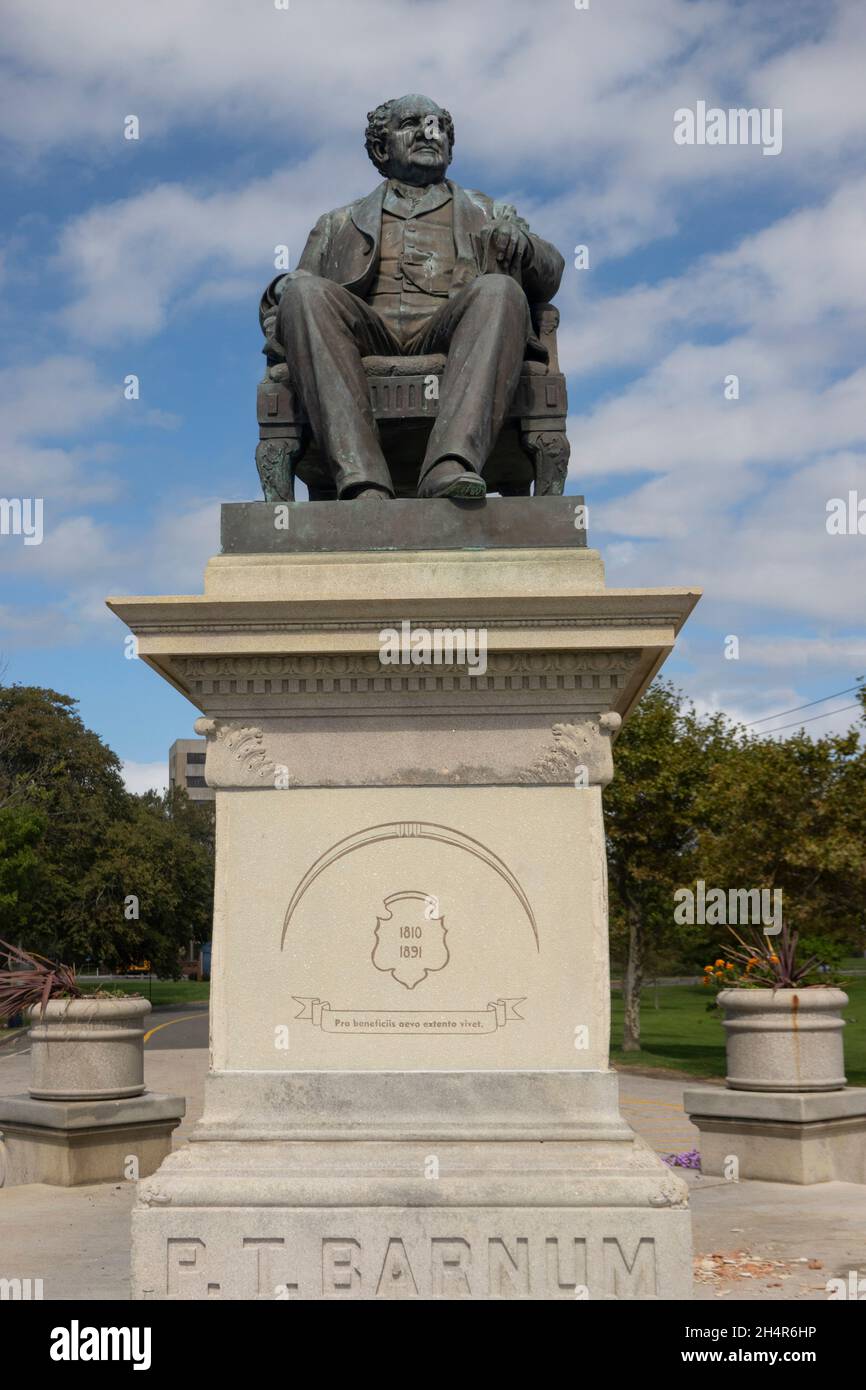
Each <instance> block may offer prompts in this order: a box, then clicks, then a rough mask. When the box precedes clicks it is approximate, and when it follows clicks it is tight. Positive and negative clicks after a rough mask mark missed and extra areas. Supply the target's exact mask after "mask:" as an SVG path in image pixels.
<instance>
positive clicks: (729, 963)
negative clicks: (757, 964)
mask: <svg viewBox="0 0 866 1390" xmlns="http://www.w3.org/2000/svg"><path fill="white" fill-rule="evenodd" d="M733 968H734V967H733V966H732V965H731V962H730V961H728V963H727V965H726V966H725V969H726V970H733Z"/></svg>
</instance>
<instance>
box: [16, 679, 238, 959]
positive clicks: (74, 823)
mask: <svg viewBox="0 0 866 1390" xmlns="http://www.w3.org/2000/svg"><path fill="white" fill-rule="evenodd" d="M75 706H76V702H75V701H74V700H73V699H71V698H70V697H69V696H68V695H61V694H59V693H58V692H57V691H54V690H46V689H42V688H40V687H36V686H0V808H2V810H0V914H2V915H0V920H2V921H3V923H4V933H3V934H5V935H6V936H8V937H11V938H12V939H18V938H22V939H24V940H25V944H26V946H27V947H28V949H30V950H36V951H39V952H42V953H43V954H45V955H48V956H52V957H54V958H58V959H65V960H67V961H69V962H74V963H81V962H83V961H85V960H90V961H94V962H98V963H99V964H100V965H106V966H110V967H113V968H120V969H123V968H126V967H127V966H129V965H131V964H136V963H138V962H140V961H141V960H142V959H143V958H146V959H148V960H150V961H151V963H152V965H153V966H154V968H155V969H157V970H158V971H160V972H162V973H164V974H167V975H177V974H179V973H180V965H179V962H180V957H181V951H182V949H183V947H184V946H185V944H186V942H187V941H188V940H189V939H190V937H195V938H197V939H199V940H201V939H205V938H206V937H207V936H208V935H209V923H210V919H211V907H212V895H213V810H212V807H211V806H209V805H205V806H201V805H199V804H196V803H191V802H190V801H189V799H188V797H187V795H186V792H184V791H176V792H172V793H170V794H167V795H165V796H160V795H158V794H157V793H155V792H149V793H147V794H146V795H145V796H143V797H139V796H133V795H132V794H131V793H129V792H127V791H126V789H125V787H124V785H123V780H122V777H121V769H120V762H119V759H118V758H117V756H116V754H115V753H113V752H112V750H111V749H110V748H108V747H107V745H106V744H105V743H103V741H102V740H101V739H100V738H99V737H98V735H97V734H95V733H94V732H93V731H92V730H90V729H88V728H86V727H85V725H84V724H83V722H82V720H81V719H80V717H79V715H78V714H77V712H76V707H75Z"/></svg>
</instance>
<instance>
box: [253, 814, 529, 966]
mask: <svg viewBox="0 0 866 1390" xmlns="http://www.w3.org/2000/svg"><path fill="white" fill-rule="evenodd" d="M403 839H418V840H439V841H440V843H442V844H445V845H453V846H454V847H455V849H462V850H464V851H465V852H466V853H467V854H472V855H474V856H475V858H476V859H480V860H481V861H482V863H484V864H487V865H488V866H489V867H490V868H491V869H493V871H494V873H497V874H498V875H499V877H500V878H501V879H504V881H505V882H506V883H507V884H508V886H509V888H510V889H511V891H512V892H513V893H514V896H515V897H516V898H517V900H518V902H519V903H520V905H521V907H522V908H523V910H524V912H525V913H526V916H527V918H528V920H529V925H530V927H531V928H532V935H533V936H534V938H535V946H536V950H538V949H540V947H539V941H538V927H537V925H536V921H535V916H534V914H533V911H532V908H531V907H530V905H529V899H528V898H527V896H526V894H525V893H524V891H523V889H522V888H521V886H520V884H519V883H518V881H517V879H516V878H515V877H514V874H513V873H512V872H511V870H510V869H509V868H508V865H507V864H504V863H503V862H502V860H501V859H500V858H499V856H498V855H496V854H494V853H493V851H492V850H491V849H488V848H487V846H486V845H482V843H481V841H480V840H473V839H472V836H471V835H464V834H463V832H462V830H453V829H452V828H451V827H450V826H448V825H435V824H431V823H430V822H427V821H389V822H386V823H385V824H384V825H370V826H368V827H367V829H366V830H356V831H355V832H354V834H352V835H347V836H346V837H345V839H343V840H338V841H337V843H336V844H335V845H332V846H331V848H330V849H328V850H326V851H325V853H324V854H322V855H320V856H319V858H318V859H317V860H316V862H315V864H312V865H311V866H310V868H309V869H308V870H307V872H306V873H305V874H304V877H303V878H302V879H301V881H300V883H299V884H298V886H297V888H296V889H295V891H294V893H293V894H292V900H291V902H290V903H289V906H288V910H287V912H286V916H285V920H284V922H283V934H282V936H281V938H280V949H281V950H282V948H283V946H284V945H285V942H286V932H287V931H288V929H289V923H290V921H291V920H292V914H293V912H294V911H295V908H296V907H297V906H298V903H299V902H300V901H301V898H302V897H303V896H304V894H305V893H306V891H307V889H308V888H309V887H310V884H311V883H313V882H314V881H315V879H317V878H318V877H319V875H320V874H322V873H324V872H325V870H326V869H327V868H329V867H330V865H331V864H334V863H336V861H337V860H338V859H342V858H343V857H344V856H345V855H347V854H352V853H354V851H355V850H356V849H363V848H364V847H365V846H366V845H375V844H379V843H380V842H381V841H382V840H403Z"/></svg>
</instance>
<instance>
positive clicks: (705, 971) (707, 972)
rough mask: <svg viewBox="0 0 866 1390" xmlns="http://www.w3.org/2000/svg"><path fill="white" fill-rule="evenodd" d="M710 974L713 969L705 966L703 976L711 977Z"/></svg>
mask: <svg viewBox="0 0 866 1390" xmlns="http://www.w3.org/2000/svg"><path fill="white" fill-rule="evenodd" d="M712 973H713V967H712V966H711V965H705V966H704V974H705V975H712Z"/></svg>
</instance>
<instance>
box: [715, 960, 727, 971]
mask: <svg viewBox="0 0 866 1390" xmlns="http://www.w3.org/2000/svg"><path fill="white" fill-rule="evenodd" d="M724 963H725V962H724V961H723V960H717V961H716V969H718V967H719V966H720V965H724Z"/></svg>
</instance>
